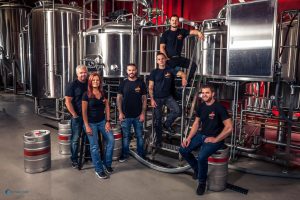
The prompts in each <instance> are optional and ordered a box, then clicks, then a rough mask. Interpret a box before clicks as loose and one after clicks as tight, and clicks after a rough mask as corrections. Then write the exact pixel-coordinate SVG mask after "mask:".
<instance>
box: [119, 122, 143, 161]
mask: <svg viewBox="0 0 300 200" xmlns="http://www.w3.org/2000/svg"><path fill="white" fill-rule="evenodd" d="M132 125H133V128H134V132H135V136H136V139H137V140H136V143H137V153H138V155H139V156H141V157H144V141H143V123H142V122H140V120H139V117H137V118H125V119H124V120H123V121H122V122H121V127H122V135H123V141H122V143H123V149H122V156H123V158H127V157H128V155H129V142H130V136H131V135H130V134H131V126H132Z"/></svg>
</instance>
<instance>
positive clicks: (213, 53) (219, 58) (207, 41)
mask: <svg viewBox="0 0 300 200" xmlns="http://www.w3.org/2000/svg"><path fill="white" fill-rule="evenodd" d="M203 33H204V41H203V54H202V56H203V67H202V74H203V75H204V76H207V77H212V78H226V50H227V49H226V48H227V26H226V25H225V21H224V20H222V19H212V20H205V21H203Z"/></svg>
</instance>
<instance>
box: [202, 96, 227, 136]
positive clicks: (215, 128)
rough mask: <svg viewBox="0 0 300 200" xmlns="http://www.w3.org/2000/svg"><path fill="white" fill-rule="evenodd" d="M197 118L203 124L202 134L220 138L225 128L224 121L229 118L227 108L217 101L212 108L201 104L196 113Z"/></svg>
mask: <svg viewBox="0 0 300 200" xmlns="http://www.w3.org/2000/svg"><path fill="white" fill-rule="evenodd" d="M196 116H197V117H199V118H200V120H201V123H202V130H201V133H202V134H204V135H206V136H209V137H216V136H218V135H219V134H220V133H221V132H222V130H223V128H224V124H223V121H224V120H226V119H228V118H229V115H228V112H227V110H226V109H225V107H224V106H222V105H221V104H220V103H219V102H217V101H215V102H214V103H213V104H212V105H210V106H208V105H206V103H204V102H203V103H201V104H200V105H199V107H198V109H197V111H196Z"/></svg>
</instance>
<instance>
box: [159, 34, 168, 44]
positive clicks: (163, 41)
mask: <svg viewBox="0 0 300 200" xmlns="http://www.w3.org/2000/svg"><path fill="white" fill-rule="evenodd" d="M166 43H167V32H164V33H163V34H162V36H161V37H160V44H166Z"/></svg>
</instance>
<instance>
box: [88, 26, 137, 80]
mask: <svg viewBox="0 0 300 200" xmlns="http://www.w3.org/2000/svg"><path fill="white" fill-rule="evenodd" d="M138 55H139V33H138V31H137V30H132V24H131V22H119V23H116V22H108V23H105V24H103V25H101V26H100V25H97V26H94V27H92V28H91V29H89V30H88V31H87V33H86V35H85V58H86V59H87V60H91V59H94V58H96V57H98V56H100V58H102V64H103V76H104V77H108V78H116V77H124V76H126V66H127V64H128V63H136V64H138V62H139V60H138V58H139V56H138Z"/></svg>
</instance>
